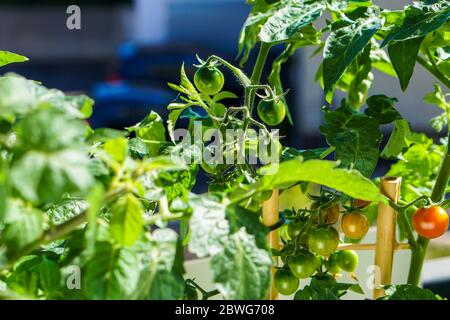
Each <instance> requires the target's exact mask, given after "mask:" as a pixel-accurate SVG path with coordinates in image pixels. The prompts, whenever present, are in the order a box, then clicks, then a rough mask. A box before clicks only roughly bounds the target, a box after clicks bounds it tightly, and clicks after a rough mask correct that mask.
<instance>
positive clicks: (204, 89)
mask: <svg viewBox="0 0 450 320" xmlns="http://www.w3.org/2000/svg"><path fill="white" fill-rule="evenodd" d="M194 83H195V86H196V87H197V89H198V90H199V91H200V92H201V93H203V94H207V95H211V96H212V95H215V94H217V93H218V92H220V90H222V88H223V84H224V83H225V79H224V76H223V73H222V72H221V71H220V70H219V69H218V68H216V67H206V66H203V67H200V69H198V70H197V72H196V73H195V75H194Z"/></svg>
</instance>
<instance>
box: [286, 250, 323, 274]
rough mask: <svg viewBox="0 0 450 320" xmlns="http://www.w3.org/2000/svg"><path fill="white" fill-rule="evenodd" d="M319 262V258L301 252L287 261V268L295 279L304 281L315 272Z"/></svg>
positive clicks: (306, 252) (303, 251) (307, 252)
mask: <svg viewBox="0 0 450 320" xmlns="http://www.w3.org/2000/svg"><path fill="white" fill-rule="evenodd" d="M320 262H321V260H320V258H319V257H317V256H316V255H314V254H313V253H311V252H309V251H306V250H302V251H301V252H299V253H298V254H296V255H295V256H293V257H291V258H290V259H289V268H290V269H291V272H292V274H293V275H294V276H296V277H297V278H299V279H306V278H309V277H310V276H312V275H313V274H314V272H316V270H317V268H318V267H319V266H320Z"/></svg>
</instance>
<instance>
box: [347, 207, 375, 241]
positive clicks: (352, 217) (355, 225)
mask: <svg viewBox="0 0 450 320" xmlns="http://www.w3.org/2000/svg"><path fill="white" fill-rule="evenodd" d="M341 228H342V231H343V232H344V234H345V235H346V236H347V237H348V238H350V239H353V240H359V239H362V238H363V237H364V236H365V235H366V233H367V231H369V221H368V220H367V217H366V216H365V215H363V214H361V213H358V212H353V213H348V214H346V215H344V216H343V217H342V220H341Z"/></svg>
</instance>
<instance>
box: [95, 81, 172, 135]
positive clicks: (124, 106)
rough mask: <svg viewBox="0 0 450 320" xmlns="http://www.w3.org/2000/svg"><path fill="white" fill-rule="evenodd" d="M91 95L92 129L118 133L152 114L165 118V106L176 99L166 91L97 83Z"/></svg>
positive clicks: (119, 83)
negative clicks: (116, 131) (119, 130)
mask: <svg viewBox="0 0 450 320" xmlns="http://www.w3.org/2000/svg"><path fill="white" fill-rule="evenodd" d="M91 95H92V98H93V99H94V100H95V108H94V114H93V115H92V117H91V119H90V123H91V125H92V126H93V127H94V128H98V127H112V128H119V129H122V128H123V127H126V126H131V125H133V124H135V123H137V122H139V121H141V120H142V119H143V118H144V117H145V116H146V115H148V114H149V112H150V111H151V110H154V111H155V112H157V113H159V114H160V115H161V116H162V117H163V118H165V117H166V115H167V109H166V106H167V105H168V104H169V103H170V102H171V101H172V100H174V99H175V98H176V94H174V93H173V92H171V91H169V90H163V89H158V88H155V87H138V86H131V85H129V84H127V83H126V82H123V81H117V82H112V83H99V84H97V85H95V86H94V88H93V89H92V94H91Z"/></svg>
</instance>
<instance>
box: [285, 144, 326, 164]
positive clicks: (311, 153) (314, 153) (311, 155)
mask: <svg viewBox="0 0 450 320" xmlns="http://www.w3.org/2000/svg"><path fill="white" fill-rule="evenodd" d="M327 150H328V148H316V149H306V150H297V149H294V148H291V147H285V148H283V152H282V154H281V161H286V160H291V159H294V158H298V157H299V156H301V157H302V158H303V160H305V161H306V160H311V159H321V156H322V154H324V152H326V151H327Z"/></svg>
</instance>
